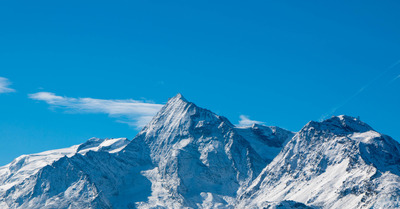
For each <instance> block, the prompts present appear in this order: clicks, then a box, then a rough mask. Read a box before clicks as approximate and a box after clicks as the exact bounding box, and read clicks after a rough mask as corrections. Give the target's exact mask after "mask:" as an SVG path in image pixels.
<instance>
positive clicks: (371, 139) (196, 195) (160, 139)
mask: <svg viewBox="0 0 400 209" xmlns="http://www.w3.org/2000/svg"><path fill="white" fill-rule="evenodd" d="M0 208H24V209H25V208H28V209H29V208H48V209H50V208H70V209H72V208H271V209H274V208H400V144H399V143H398V142H397V141H395V140H394V139H392V138H391V137H390V136H387V135H384V134H381V133H379V132H377V131H375V130H374V129H373V128H372V127H370V126H369V125H368V124H366V123H364V122H362V121H360V120H359V119H358V118H353V117H350V116H344V115H342V116H333V117H332V118H330V119H327V120H324V121H321V122H315V121H311V122H309V123H307V124H306V125H305V126H304V127H303V128H302V129H301V130H300V131H298V132H292V131H288V130H285V129H282V128H279V127H274V126H265V125H261V124H254V125H252V126H249V127H237V126H235V125H233V124H232V123H231V122H229V120H228V119H227V118H225V117H223V116H219V115H217V114H215V113H213V112H211V111H209V110H207V109H204V108H201V107H198V106H196V105H195V104H193V103H191V102H189V101H187V100H186V99H185V98H184V97H183V96H182V95H181V94H178V95H176V96H175V97H173V98H171V99H169V101H168V102H167V103H166V104H165V105H164V107H163V108H162V109H161V110H160V111H159V112H158V113H157V114H156V115H155V116H154V118H153V119H152V120H151V121H150V122H149V123H148V124H147V125H146V126H145V127H144V128H143V129H142V130H141V131H140V132H139V133H138V134H137V135H136V136H135V137H134V138H133V139H132V140H128V139H126V138H115V139H98V138H92V139H89V140H88V141H86V142H85V143H83V144H80V145H75V146H72V147H70V148H65V149H58V150H51V151H46V152H42V153H38V154H31V155H22V156H20V157H18V158H16V159H15V160H13V161H12V162H11V163H9V164H8V165H5V166H3V167H0Z"/></svg>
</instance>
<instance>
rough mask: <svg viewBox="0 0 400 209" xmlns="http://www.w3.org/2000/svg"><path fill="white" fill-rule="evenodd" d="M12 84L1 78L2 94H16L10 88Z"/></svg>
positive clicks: (0, 89)
mask: <svg viewBox="0 0 400 209" xmlns="http://www.w3.org/2000/svg"><path fill="white" fill-rule="evenodd" d="M10 85H11V82H10V81H9V80H8V79H7V78H4V77H0V94H1V93H10V92H15V89H12V88H10V87H9V86H10Z"/></svg>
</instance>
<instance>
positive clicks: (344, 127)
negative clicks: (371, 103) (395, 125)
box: [300, 115, 374, 135]
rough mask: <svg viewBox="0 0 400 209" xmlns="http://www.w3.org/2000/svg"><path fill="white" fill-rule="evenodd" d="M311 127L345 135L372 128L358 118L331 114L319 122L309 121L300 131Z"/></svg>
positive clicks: (311, 128) (371, 129)
mask: <svg viewBox="0 0 400 209" xmlns="http://www.w3.org/2000/svg"><path fill="white" fill-rule="evenodd" d="M313 129H315V130H316V131H320V132H325V133H333V134H335V135H347V134H350V133H362V132H367V131H373V130H374V129H373V128H372V127H371V126H369V125H368V124H366V123H364V122H363V121H361V120H360V119H359V118H355V117H351V116H347V115H339V116H332V117H331V118H329V119H326V120H324V121H321V122H316V121H310V122H308V123H307V125H305V126H304V128H303V129H302V130H301V131H300V132H304V131H310V130H313Z"/></svg>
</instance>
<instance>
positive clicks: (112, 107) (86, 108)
mask: <svg viewBox="0 0 400 209" xmlns="http://www.w3.org/2000/svg"><path fill="white" fill-rule="evenodd" d="M28 97H29V98H31V99H34V100H38V101H44V102H46V103H47V104H49V105H50V107H52V108H60V109H64V110H65V112H67V113H94V114H95V113H103V114H108V115H109V116H110V117H112V118H117V122H120V123H126V124H128V125H129V126H132V127H135V128H142V127H143V126H145V125H146V124H147V123H148V122H149V121H150V120H151V118H152V117H153V116H154V115H155V114H156V113H157V112H158V111H159V110H160V109H161V107H162V106H163V105H161V104H154V103H148V102H143V101H137V100H132V99H127V100H106V99H94V98H71V97H64V96H58V95H56V94H54V93H52V92H37V93H34V94H29V95H28Z"/></svg>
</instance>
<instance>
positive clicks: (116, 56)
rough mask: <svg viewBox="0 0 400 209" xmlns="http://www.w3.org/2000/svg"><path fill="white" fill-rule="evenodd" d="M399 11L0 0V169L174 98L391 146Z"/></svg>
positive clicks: (340, 5)
mask: <svg viewBox="0 0 400 209" xmlns="http://www.w3.org/2000/svg"><path fill="white" fill-rule="evenodd" d="M399 11H400V3H399V1H395V0H393V1H372V0H369V1H329V2H328V1H218V2H216V1H112V2H111V1H84V3H82V1H1V3H0V77H2V79H0V92H1V93H0V105H1V106H0V107H1V108H0V115H1V117H0V143H1V146H0V147H1V148H0V149H1V150H0V165H4V164H6V163H8V162H10V161H11V160H12V159H14V158H15V157H17V156H19V155H21V154H29V153H35V152H40V151H44V150H48V149H55V148H62V147H67V146H71V145H74V144H78V143H82V142H84V141H85V140H87V139H88V138H90V137H128V138H130V139H131V138H133V137H134V136H135V134H136V133H137V131H138V129H137V128H135V127H136V126H140V124H141V123H143V121H146V119H148V117H150V116H151V114H153V113H154V111H156V109H157V108H158V107H159V105H160V104H163V103H165V102H166V101H167V100H168V98H169V97H172V96H174V95H175V94H176V93H178V92H181V93H182V94H183V95H184V96H185V97H186V98H187V99H188V100H190V101H193V102H195V103H196V104H198V105H199V106H202V107H205V108H207V109H210V110H212V111H214V112H216V113H217V114H220V115H224V116H226V117H228V118H229V119H230V120H231V121H232V122H233V123H235V124H238V123H239V120H240V116H242V119H243V118H244V117H243V116H247V117H248V118H250V119H252V120H256V121H262V122H265V124H267V125H277V126H281V127H284V128H287V129H290V130H293V131H298V130H299V129H300V128H301V127H302V126H303V125H305V124H306V123H307V122H308V121H310V120H320V119H321V118H324V116H330V115H332V114H335V115H338V114H347V115H352V116H360V117H361V119H362V120H363V121H365V122H367V123H369V124H370V125H372V126H373V127H374V128H375V129H376V130H378V131H380V132H383V133H386V134H388V135H391V136H392V137H394V138H395V139H397V140H400V128H399V118H400V109H399V107H400V94H399V92H400V79H396V78H397V76H398V75H399V74H400V64H399V65H396V64H395V63H396V62H398V61H399V60H400V38H399V37H400V12H399ZM10 82H11V85H10ZM40 92H42V93H40ZM43 92H44V93H43ZM82 98H86V99H82ZM152 103H154V104H152ZM135 108H139V109H135ZM334 109H336V111H332V110H334ZM118 110H121V112H118ZM129 110H132V111H133V112H134V113H129ZM115 111H116V112H115ZM135 111H136V112H135ZM242 122H243V121H242Z"/></svg>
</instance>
